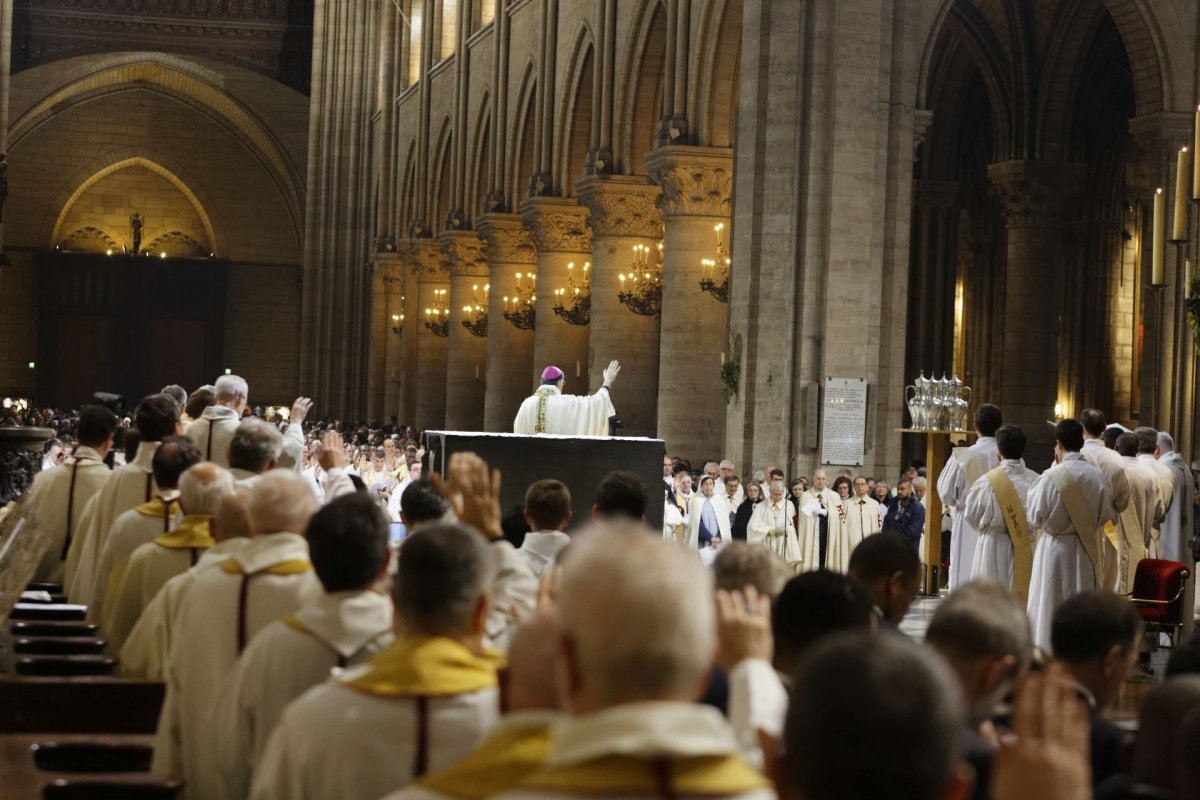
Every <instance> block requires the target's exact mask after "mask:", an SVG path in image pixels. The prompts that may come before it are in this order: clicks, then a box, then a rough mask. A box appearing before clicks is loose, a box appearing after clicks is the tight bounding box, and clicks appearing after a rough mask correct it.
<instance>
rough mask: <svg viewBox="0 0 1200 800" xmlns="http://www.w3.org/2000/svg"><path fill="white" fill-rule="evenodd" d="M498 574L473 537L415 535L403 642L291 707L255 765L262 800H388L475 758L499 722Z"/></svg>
mask: <svg viewBox="0 0 1200 800" xmlns="http://www.w3.org/2000/svg"><path fill="white" fill-rule="evenodd" d="M493 574H494V567H493V565H492V558H491V555H490V554H489V553H488V545H487V544H486V542H485V540H484V538H483V537H482V536H480V535H479V533H478V532H476V531H474V530H471V529H469V528H466V527H465V526H462V525H431V526H429V527H427V528H423V529H421V530H420V531H418V532H417V533H414V534H413V535H411V536H409V537H408V539H406V540H405V542H404V546H403V547H402V548H400V553H399V557H398V559H397V574H396V581H395V589H394V593H395V597H394V599H395V603H396V612H397V613H396V621H397V634H398V638H397V641H396V643H395V644H393V645H392V646H391V647H389V648H388V649H387V650H385V651H383V652H382V653H380V654H379V655H378V656H376V657H375V658H374V659H372V660H371V661H370V662H369V663H368V664H365V665H363V666H362V667H359V668H357V669H354V670H350V671H348V672H346V673H345V674H343V675H340V676H338V677H335V678H331V679H330V680H328V681H326V682H325V683H323V684H322V685H321V686H318V687H316V688H314V689H312V690H311V691H309V692H308V693H306V694H305V695H304V696H303V697H301V698H300V699H298V700H296V701H295V702H293V703H292V704H291V705H289V706H288V707H287V709H286V710H285V711H284V712H283V716H282V718H281V719H280V720H279V724H278V725H276V726H275V731H274V732H273V733H272V734H271V737H270V739H269V741H268V742H267V745H266V749H265V750H264V752H263V755H262V758H261V759H260V760H259V763H258V764H257V765H256V766H255V769H254V778H253V783H252V786H251V791H250V797H251V798H252V800H272V799H273V798H281V800H282V799H283V798H287V800H326V798H333V797H336V798H339V799H340V800H378V798H380V797H382V796H383V795H386V794H387V793H388V792H392V791H395V790H396V789H399V788H401V787H403V786H405V785H407V784H408V783H409V782H410V781H412V780H413V779H415V778H419V777H421V776H422V775H425V774H426V773H429V772H433V771H436V770H440V769H445V768H446V767H448V766H450V765H451V764H453V763H454V762H456V761H458V760H459V759H460V758H462V757H463V756H465V755H466V754H467V753H469V752H471V750H472V749H474V747H475V745H476V744H478V743H479V741H480V740H481V739H482V738H483V736H485V735H486V734H487V732H488V731H489V730H490V729H491V728H492V726H493V725H495V723H496V720H497V718H498V716H499V691H498V688H497V677H496V663H495V662H494V661H493V660H491V659H489V658H488V657H487V654H486V653H485V652H484V648H483V637H484V622H485V620H486V619H487V613H488V602H489V592H488V587H489V586H490V585H491V583H492V578H493ZM214 796H217V795H214Z"/></svg>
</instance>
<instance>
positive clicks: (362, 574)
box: [213, 492, 394, 798]
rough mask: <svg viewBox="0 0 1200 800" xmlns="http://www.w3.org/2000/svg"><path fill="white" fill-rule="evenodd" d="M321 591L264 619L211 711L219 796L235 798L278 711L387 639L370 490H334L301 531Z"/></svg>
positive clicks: (382, 564) (384, 550)
mask: <svg viewBox="0 0 1200 800" xmlns="http://www.w3.org/2000/svg"><path fill="white" fill-rule="evenodd" d="M305 538H306V539H307V540H308V549H309V557H310V558H311V559H312V565H313V571H314V572H316V574H317V578H318V579H320V581H321V586H322V588H323V589H324V590H325V592H324V594H323V595H322V596H321V597H320V598H318V599H317V600H316V601H315V602H312V603H310V604H309V605H306V606H304V607H303V608H301V609H300V610H299V611H297V612H296V613H294V614H291V615H289V616H286V617H284V618H283V619H281V620H277V621H275V622H272V623H271V624H270V625H267V626H266V627H265V628H263V629H262V630H261V631H259V632H258V634H257V635H256V636H255V637H254V639H253V640H252V641H251V642H250V644H249V645H247V647H246V652H244V653H242V655H241V658H239V659H238V661H237V665H236V666H235V667H234V669H233V674H232V676H231V677H230V679H229V681H228V683H227V684H226V685H225V687H224V688H223V690H222V693H221V697H220V699H219V700H218V702H217V708H216V711H215V714H214V718H213V727H214V728H215V730H216V736H215V737H214V746H215V747H216V748H217V751H218V752H217V762H218V763H219V765H220V768H221V770H222V774H223V779H224V782H225V792H224V795H223V796H224V797H230V798H235V797H236V798H241V797H245V796H246V795H247V794H248V793H249V791H250V780H251V776H252V775H253V773H254V767H255V765H256V764H257V763H258V759H259V757H260V756H261V755H262V752H263V750H264V749H265V748H266V745H267V739H268V737H269V736H270V735H271V732H272V731H274V730H275V725H276V723H278V721H279V718H280V716H282V714H283V709H284V708H285V707H286V706H287V705H288V703H290V702H292V701H293V700H295V699H296V698H298V697H300V695H302V694H304V693H305V692H306V691H308V690H309V689H311V688H312V687H314V686H317V685H318V684H320V683H323V682H324V681H325V680H326V679H327V678H328V677H329V676H330V674H331V672H333V671H334V670H340V669H345V668H348V667H353V666H357V665H358V664H362V663H364V662H366V661H369V660H370V659H371V658H373V657H374V656H375V655H377V654H378V653H379V652H381V651H382V650H383V649H385V648H386V647H388V646H389V645H390V644H391V643H392V640H393V638H394V637H393V634H392V616H393V606H392V600H391V598H390V597H389V596H388V595H387V594H386V592H385V585H386V582H387V568H388V558H389V551H388V531H387V520H386V519H385V518H384V516H383V514H382V513H381V512H380V511H379V507H378V506H377V505H376V504H375V503H374V502H372V501H371V499H370V498H369V497H366V496H365V495H363V494H361V493H358V492H356V493H354V494H352V495H348V496H345V497H339V498H337V499H335V500H333V501H332V502H330V503H329V504H328V505H326V506H325V507H324V508H322V509H321V510H320V511H318V512H317V513H316V514H315V515H314V516H313V518H312V521H310V522H309V524H308V529H307V531H306V533H305Z"/></svg>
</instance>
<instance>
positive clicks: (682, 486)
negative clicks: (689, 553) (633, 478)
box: [663, 464, 696, 545]
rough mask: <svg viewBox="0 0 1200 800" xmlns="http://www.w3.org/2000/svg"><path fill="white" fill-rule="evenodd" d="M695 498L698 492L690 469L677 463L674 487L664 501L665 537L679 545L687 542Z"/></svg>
mask: <svg viewBox="0 0 1200 800" xmlns="http://www.w3.org/2000/svg"><path fill="white" fill-rule="evenodd" d="M695 500H696V493H695V492H693V491H692V473H691V472H689V471H688V468H687V466H686V465H685V464H677V465H676V466H675V478H674V483H673V488H672V489H671V490H668V491H667V493H666V495H665V500H664V501H663V503H664V505H663V538H664V539H667V540H669V541H673V542H675V543H676V544H679V545H683V544H685V543H686V542H687V536H688V526H689V525H690V524H691V510H692V503H694V502H695Z"/></svg>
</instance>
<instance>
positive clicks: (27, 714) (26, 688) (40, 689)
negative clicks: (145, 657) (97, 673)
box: [0, 675, 164, 786]
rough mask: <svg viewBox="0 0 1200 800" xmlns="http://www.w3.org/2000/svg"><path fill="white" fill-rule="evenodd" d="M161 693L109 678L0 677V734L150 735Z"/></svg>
mask: <svg viewBox="0 0 1200 800" xmlns="http://www.w3.org/2000/svg"><path fill="white" fill-rule="evenodd" d="M163 694H164V686H163V684H161V683H158V682H153V681H138V680H128V679H125V678H115V677H32V676H29V677H27V676H20V675H18V676H15V677H7V678H0V733H40V732H55V733H121V734H135V733H153V732H154V729H155V728H156V727H157V725H158V714H159V711H160V709H161V708H162V701H163ZM2 785H3V784H2V783H0V786H2Z"/></svg>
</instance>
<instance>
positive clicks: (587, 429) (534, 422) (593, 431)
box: [513, 361, 621, 436]
mask: <svg viewBox="0 0 1200 800" xmlns="http://www.w3.org/2000/svg"><path fill="white" fill-rule="evenodd" d="M620 371H621V365H620V364H619V363H618V362H616V361H612V362H610V363H609V365H608V367H606V368H605V370H604V383H603V384H602V385H601V386H600V391H598V392H596V393H595V394H593V395H588V396H582V397H581V396H577V395H569V394H563V393H562V390H563V386H564V385H565V383H566V378H565V377H564V375H563V371H562V370H561V369H559V368H558V367H555V366H549V367H546V369H545V370H543V371H542V385H541V386H539V387H538V389H537V391H536V392H534V393H533V395H532V396H531V397H527V398H525V401H524V402H523V403H521V408H520V410H519V411H517V418H516V419H515V420H514V421H513V433H523V434H526V435H535V434H544V433H548V434H556V435H559V436H608V433H609V427H608V426H609V420H610V419H612V417H614V416H616V413H617V412H616V409H615V408H613V404H612V399H611V398H610V397H609V392H610V387H611V386H612V382H613V381H615V380H616V379H617V374H618V373H619V372H620Z"/></svg>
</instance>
